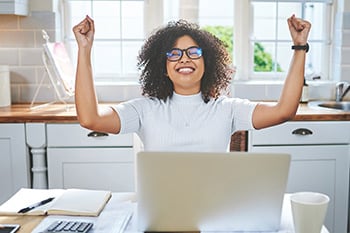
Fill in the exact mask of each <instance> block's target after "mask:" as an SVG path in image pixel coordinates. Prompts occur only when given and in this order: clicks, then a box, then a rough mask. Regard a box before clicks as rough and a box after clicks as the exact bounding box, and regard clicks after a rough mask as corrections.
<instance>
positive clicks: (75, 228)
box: [42, 220, 94, 233]
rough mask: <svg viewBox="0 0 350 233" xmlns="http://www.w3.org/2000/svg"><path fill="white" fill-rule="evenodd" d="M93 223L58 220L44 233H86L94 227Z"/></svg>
mask: <svg viewBox="0 0 350 233" xmlns="http://www.w3.org/2000/svg"><path fill="white" fill-rule="evenodd" d="M93 225H94V224H93V223H92V222H85V221H64V220H57V221H55V222H53V223H52V224H51V225H50V226H49V227H48V228H46V229H45V230H44V231H43V232H42V233H51V232H63V233H72V232H75V233H77V232H79V233H86V232H89V230H90V229H91V228H92V227H93Z"/></svg>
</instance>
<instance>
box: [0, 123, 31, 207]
mask: <svg viewBox="0 0 350 233" xmlns="http://www.w3.org/2000/svg"><path fill="white" fill-rule="evenodd" d="M27 151H28V150H27V149H26V142H25V130H24V124H0V177H1V178H0V187H1V191H0V203H3V202H4V201H6V200H7V199H8V198H9V197H10V196H12V195H13V194H14V193H15V192H17V191H18V189H20V188H23V187H29V186H30V185H29V184H30V182H29V177H30V176H29V155H28V152H27Z"/></svg>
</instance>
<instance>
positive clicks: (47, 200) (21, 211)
mask: <svg viewBox="0 0 350 233" xmlns="http://www.w3.org/2000/svg"><path fill="white" fill-rule="evenodd" d="M53 199H55V198H54V197H50V198H47V199H45V200H42V201H40V202H38V203H35V204H33V205H30V206H28V207H25V208H23V209H21V210H19V211H18V213H27V212H28V211H30V210H32V209H35V208H36V207H39V206H42V205H45V204H46V203H49V202H50V201H52V200H53Z"/></svg>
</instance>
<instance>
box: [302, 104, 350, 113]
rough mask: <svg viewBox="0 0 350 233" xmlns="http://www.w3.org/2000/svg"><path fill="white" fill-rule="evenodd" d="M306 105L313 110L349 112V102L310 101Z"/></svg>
mask: <svg viewBox="0 0 350 233" xmlns="http://www.w3.org/2000/svg"><path fill="white" fill-rule="evenodd" d="M308 105H309V107H313V108H315V107H316V108H327V109H334V110H341V111H345V112H350V101H339V102H337V101H311V102H309V104H308Z"/></svg>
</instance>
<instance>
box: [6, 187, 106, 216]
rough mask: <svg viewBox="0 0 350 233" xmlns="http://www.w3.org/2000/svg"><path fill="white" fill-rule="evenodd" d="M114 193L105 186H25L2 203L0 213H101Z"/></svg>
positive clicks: (94, 214) (82, 214) (85, 214)
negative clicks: (85, 187) (92, 187)
mask: <svg viewBox="0 0 350 233" xmlns="http://www.w3.org/2000/svg"><path fill="white" fill-rule="evenodd" d="M111 195H112V193H111V192H110V191H105V190H88V189H28V188H22V189H20V190H19V191H18V192H17V193H16V194H14V195H13V196H12V197H11V198H10V199H9V200H8V201H6V202H5V203H4V204H2V205H1V206H0V215H76V216H98V215H99V214H100V212H101V211H102V210H103V208H104V207H105V205H106V204H107V202H108V200H109V199H110V198H111ZM51 199H52V200H51ZM23 210H24V211H23Z"/></svg>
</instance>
